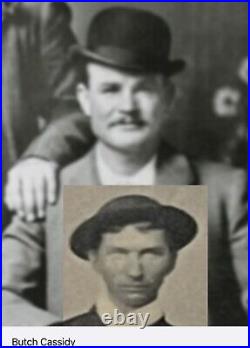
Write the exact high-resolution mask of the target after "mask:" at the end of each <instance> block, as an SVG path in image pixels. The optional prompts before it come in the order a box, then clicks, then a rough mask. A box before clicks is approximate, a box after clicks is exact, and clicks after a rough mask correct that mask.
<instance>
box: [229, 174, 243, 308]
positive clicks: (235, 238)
mask: <svg viewBox="0 0 250 348" xmlns="http://www.w3.org/2000/svg"><path fill="white" fill-rule="evenodd" d="M228 194H229V196H228V199H227V201H226V204H227V207H228V209H227V213H228V222H229V230H230V235H229V242H230V249H231V253H232V262H233V267H234V270H235V275H236V277H237V280H238V284H239V287H240V291H241V302H242V305H243V308H244V309H245V310H246V312H247V310H248V203H247V202H248V201H247V175H246V173H245V172H244V171H243V170H242V171H241V170H237V171H235V172H234V174H233V177H232V181H231V184H230V185H229V186H228Z"/></svg>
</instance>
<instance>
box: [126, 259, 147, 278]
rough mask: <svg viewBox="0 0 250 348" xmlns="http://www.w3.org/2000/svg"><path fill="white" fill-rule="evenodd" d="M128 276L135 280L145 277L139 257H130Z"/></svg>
mask: <svg viewBox="0 0 250 348" xmlns="http://www.w3.org/2000/svg"><path fill="white" fill-rule="evenodd" d="M127 272H128V275H129V276H130V277H131V278H134V279H140V278H142V276H143V268H142V264H141V261H140V258H139V256H138V255H130V256H129V260H128V269H127Z"/></svg>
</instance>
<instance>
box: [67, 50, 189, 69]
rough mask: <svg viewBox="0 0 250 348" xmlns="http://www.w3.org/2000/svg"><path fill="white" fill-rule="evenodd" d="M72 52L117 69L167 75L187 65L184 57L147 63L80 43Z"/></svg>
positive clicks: (88, 60) (89, 60)
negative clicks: (161, 62)
mask: <svg viewBox="0 0 250 348" xmlns="http://www.w3.org/2000/svg"><path fill="white" fill-rule="evenodd" d="M71 52H72V54H73V55H74V56H78V57H82V58H83V59H85V60H86V61H87V62H96V63H98V64H101V65H105V66H110V67H113V68H115V69H119V70H125V71H131V72H135V73H163V74H164V75H166V76H173V75H176V74H178V73H180V72H181V71H183V70H184V69H185V67H186V62H185V61H184V60H183V59H175V60H168V61H166V62H165V63H164V64H161V65H155V66H154V65H150V64H147V65H146V64H140V63H136V62H135V61H133V60H131V59H127V57H126V56H124V55H123V54H122V53H120V54H112V52H110V54H109V56H107V55H106V56H105V55H101V54H98V53H96V52H94V51H91V50H89V49H87V48H85V47H81V46H79V45H75V46H73V47H72V50H71ZM116 53H117V50H116Z"/></svg>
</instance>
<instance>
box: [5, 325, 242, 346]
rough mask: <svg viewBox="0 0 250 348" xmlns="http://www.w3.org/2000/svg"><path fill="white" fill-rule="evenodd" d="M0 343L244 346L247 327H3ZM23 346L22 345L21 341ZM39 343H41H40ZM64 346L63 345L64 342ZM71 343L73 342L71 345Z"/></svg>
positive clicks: (10, 344) (9, 344) (6, 344)
mask: <svg viewBox="0 0 250 348" xmlns="http://www.w3.org/2000/svg"><path fill="white" fill-rule="evenodd" d="M2 334H3V342H2V344H3V346H13V345H12V338H13V337H15V338H18V339H20V340H22V339H24V338H25V339H32V338H35V339H37V340H38V341H39V342H40V340H41V339H42V338H47V339H50V340H59V339H62V338H64V339H69V338H70V339H71V340H75V345H74V346H114V345H115V346H247V345H248V328H247V327H177V326H176V327H147V328H146V329H143V330H141V329H138V328H128V327H124V328H115V327H105V328H104V327H86V326H85V327H3V328H2ZM22 346H24V345H22ZM39 346H41V345H40V344H39ZM65 346H66V345H65ZM70 346H72V345H70Z"/></svg>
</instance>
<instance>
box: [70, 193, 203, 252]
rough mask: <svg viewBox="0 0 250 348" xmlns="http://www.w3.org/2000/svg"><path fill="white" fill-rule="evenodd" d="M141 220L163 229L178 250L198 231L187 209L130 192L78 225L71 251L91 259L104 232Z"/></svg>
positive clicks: (72, 239)
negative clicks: (89, 256)
mask: <svg viewBox="0 0 250 348" xmlns="http://www.w3.org/2000/svg"><path fill="white" fill-rule="evenodd" d="M140 222H143V223H144V222H145V223H147V222H148V223H149V226H150V227H152V228H159V229H163V230H164V231H165V232H166V236H167V240H168V242H169V244H170V247H171V248H172V249H174V250H179V249H181V248H183V247H184V246H185V245H187V244H188V243H189V242H191V240H192V239H193V238H194V237H195V235H196V233H197V224H196V222H195V220H194V218H193V217H191V216H190V215H189V214H188V213H186V212H185V211H183V210H181V209H179V208H176V207H173V206H165V205H162V204H160V203H159V202H157V201H155V200H153V199H151V198H149V197H147V196H142V195H129V196H122V197H119V198H115V199H112V200H111V201H109V202H108V203H106V204H105V205H104V206H102V207H101V209H100V210H99V211H98V212H97V213H96V214H95V215H94V216H92V217H91V218H89V219H88V220H86V221H84V222H83V223H82V224H81V225H80V226H78V227H77V228H76V230H75V231H74V232H73V234H72V236H71V240H70V245H71V250H72V251H73V252H74V254H76V255H77V256H79V257H80V258H83V259H88V251H90V250H95V249H97V248H98V246H99V245H100V242H101V238H102V235H103V234H104V233H107V232H109V233H112V232H117V231H119V230H120V229H121V228H122V227H125V226H127V225H130V224H135V223H140Z"/></svg>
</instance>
